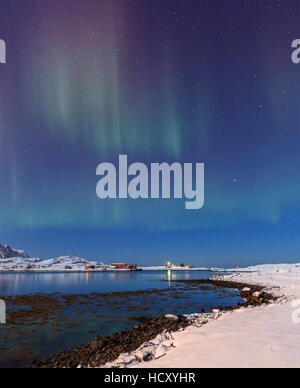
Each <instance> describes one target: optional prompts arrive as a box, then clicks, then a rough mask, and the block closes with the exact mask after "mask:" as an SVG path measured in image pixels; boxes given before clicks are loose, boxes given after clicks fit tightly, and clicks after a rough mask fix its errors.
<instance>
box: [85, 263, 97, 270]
mask: <svg viewBox="0 0 300 388" xmlns="http://www.w3.org/2000/svg"><path fill="white" fill-rule="evenodd" d="M85 269H96V266H95V265H89V264H86V266H85Z"/></svg>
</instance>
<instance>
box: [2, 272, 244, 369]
mask: <svg viewBox="0 0 300 388" xmlns="http://www.w3.org/2000/svg"><path fill="white" fill-rule="evenodd" d="M211 276H212V273H211V272H200V271H199V272H198V271H197V272H193V271H191V272H188V271H187V272H183V271H182V272H175V271H174V272H173V271H172V272H170V271H169V272H167V271H144V272H120V273H110V272H107V273H93V272H90V273H1V274H0V299H3V300H5V302H6V305H7V324H6V325H1V324H0V367H6V366H9V367H24V366H25V367H27V366H30V365H31V363H32V361H33V360H40V359H42V358H45V357H49V356H51V355H53V354H56V353H58V352H60V351H62V350H69V349H72V348H73V347H76V346H78V345H81V344H85V343H87V342H89V341H91V340H92V339H93V338H94V337H95V336H107V335H111V334H113V333H115V332H117V331H119V330H124V329H130V328H132V327H133V326H134V325H136V324H137V322H138V317H142V316H161V315H164V314H167V313H171V314H177V315H179V314H188V313H195V312H200V311H201V310H202V309H203V310H205V311H210V309H211V308H212V307H216V306H229V305H236V304H237V303H238V302H242V300H241V298H240V296H239V293H238V292H237V291H235V290H229V289H217V288H215V287H214V286H209V285H208V286H199V285H196V284H188V283H177V282H176V280H190V279H206V278H208V277H211Z"/></svg>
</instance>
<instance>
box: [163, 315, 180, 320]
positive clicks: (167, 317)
mask: <svg viewBox="0 0 300 388" xmlns="http://www.w3.org/2000/svg"><path fill="white" fill-rule="evenodd" d="M165 318H166V319H172V320H173V321H178V317H177V316H176V315H173V314H167V315H165Z"/></svg>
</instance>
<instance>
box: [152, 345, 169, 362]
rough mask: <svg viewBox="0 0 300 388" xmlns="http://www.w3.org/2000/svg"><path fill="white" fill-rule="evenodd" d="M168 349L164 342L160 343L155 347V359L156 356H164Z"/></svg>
mask: <svg viewBox="0 0 300 388" xmlns="http://www.w3.org/2000/svg"><path fill="white" fill-rule="evenodd" d="M168 350H169V348H168V347H167V346H165V345H164V344H160V345H159V346H158V347H157V348H156V350H155V352H154V354H153V356H154V358H155V359H156V360H157V359H158V358H161V357H163V356H165V355H166V354H167V353H168Z"/></svg>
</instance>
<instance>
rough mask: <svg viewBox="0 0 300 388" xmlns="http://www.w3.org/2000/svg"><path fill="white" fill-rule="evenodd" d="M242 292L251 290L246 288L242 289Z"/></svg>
mask: <svg viewBox="0 0 300 388" xmlns="http://www.w3.org/2000/svg"><path fill="white" fill-rule="evenodd" d="M242 292H251V289H250V288H248V287H245V288H243V289H242Z"/></svg>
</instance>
